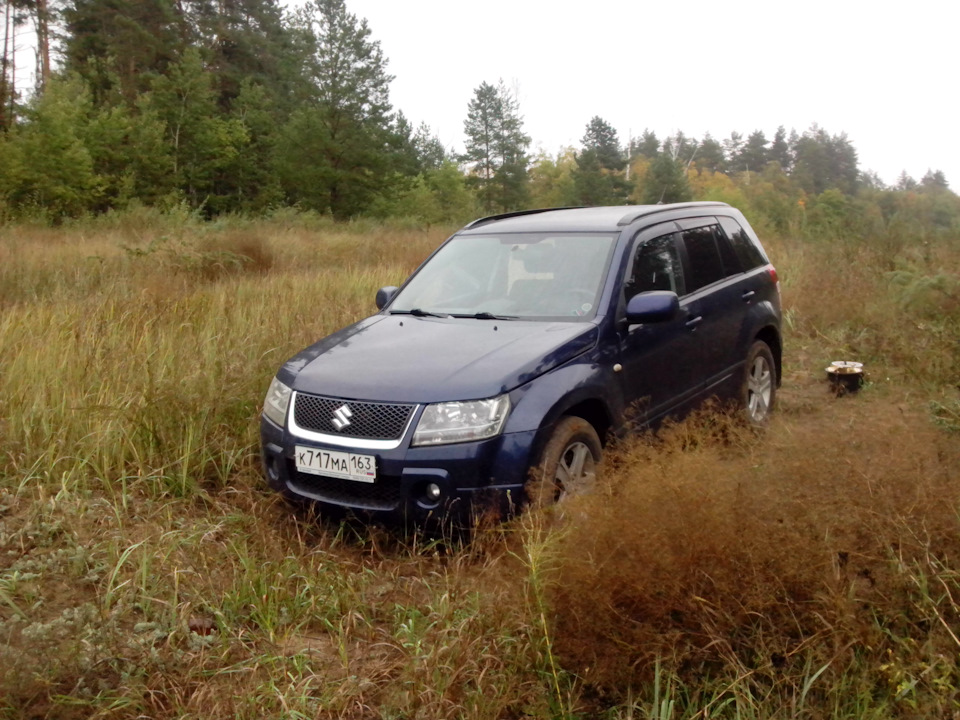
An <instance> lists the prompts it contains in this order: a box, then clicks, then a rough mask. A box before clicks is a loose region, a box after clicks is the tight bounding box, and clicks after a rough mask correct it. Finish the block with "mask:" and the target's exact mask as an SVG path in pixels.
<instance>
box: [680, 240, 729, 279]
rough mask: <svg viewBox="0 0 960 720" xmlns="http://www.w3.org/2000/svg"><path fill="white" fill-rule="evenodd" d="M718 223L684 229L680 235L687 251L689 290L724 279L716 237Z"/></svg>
mask: <svg viewBox="0 0 960 720" xmlns="http://www.w3.org/2000/svg"><path fill="white" fill-rule="evenodd" d="M716 227H717V226H716V225H705V226H703V227H698V228H693V229H691V230H684V231H683V232H682V233H681V235H680V237H681V239H682V240H683V246H684V248H685V249H686V252H687V261H688V262H687V273H686V278H687V292H694V291H696V290H699V289H700V288H702V287H704V286H705V285H709V284H710V283H713V282H716V281H717V280H722V279H723V278H724V277H725V276H726V273H725V271H724V267H723V260H722V259H721V258H720V250H719V249H718V248H717V241H716V239H715V238H714V232H715V228H716Z"/></svg>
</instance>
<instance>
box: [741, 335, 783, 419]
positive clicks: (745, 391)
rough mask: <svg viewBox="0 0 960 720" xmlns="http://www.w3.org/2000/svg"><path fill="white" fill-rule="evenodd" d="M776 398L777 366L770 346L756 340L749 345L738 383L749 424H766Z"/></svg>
mask: <svg viewBox="0 0 960 720" xmlns="http://www.w3.org/2000/svg"><path fill="white" fill-rule="evenodd" d="M776 399H777V366H776V364H775V363H774V361H773V353H772V352H771V351H770V346H769V345H767V344H766V343H765V342H763V341H762V340H757V341H756V342H755V343H753V345H751V346H750V352H748V353H747V362H746V363H745V365H744V368H743V380H742V381H741V383H740V404H741V406H742V407H743V411H744V417H745V418H746V420H747V422H748V423H750V424H751V425H756V426H761V425H766V424H767V422H768V421H769V420H770V415H771V413H773V407H774V403H775V402H776Z"/></svg>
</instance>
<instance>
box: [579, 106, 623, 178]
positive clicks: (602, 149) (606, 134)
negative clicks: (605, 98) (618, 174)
mask: <svg viewBox="0 0 960 720" xmlns="http://www.w3.org/2000/svg"><path fill="white" fill-rule="evenodd" d="M580 142H581V144H582V145H583V149H584V151H585V152H588V151H593V153H594V154H595V155H596V158H597V162H598V163H599V164H600V167H601V168H604V169H605V170H623V168H624V167H626V164H627V158H626V157H625V156H624V153H623V148H621V147H620V139H619V138H618V137H617V131H616V130H614V129H613V126H612V125H610V123H608V122H607V121H606V120H604V119H603V118H601V117H600V116H598V115H595V116H594V117H593V118H592V119H591V120H590V122H589V123H587V130H586V132H585V133H584V135H583V137H582V138H581V139H580Z"/></svg>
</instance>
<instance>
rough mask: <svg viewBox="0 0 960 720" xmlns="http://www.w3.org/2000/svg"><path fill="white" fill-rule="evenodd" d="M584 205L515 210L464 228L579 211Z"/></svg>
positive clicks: (489, 216) (490, 216)
mask: <svg viewBox="0 0 960 720" xmlns="http://www.w3.org/2000/svg"><path fill="white" fill-rule="evenodd" d="M582 207H583V206H582V205H574V206H570V207H552V208H536V209H533V210H515V211H514V212H508V213H501V214H499V215H488V216H487V217H482V218H478V219H477V220H474V221H473V222H469V223H467V224H466V225H464V226H463V228H462V229H463V230H467V229H469V228H475V227H480V226H481V225H486V224H487V223H492V222H494V221H496V220H505V219H506V218H512V217H520V216H522V215H536V214H537V213H545V212H551V211H553V210H578V209H580V208H582Z"/></svg>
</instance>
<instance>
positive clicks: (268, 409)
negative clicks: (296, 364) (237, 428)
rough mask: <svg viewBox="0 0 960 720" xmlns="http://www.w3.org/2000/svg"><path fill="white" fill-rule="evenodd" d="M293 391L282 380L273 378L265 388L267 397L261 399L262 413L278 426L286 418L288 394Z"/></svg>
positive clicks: (288, 402) (281, 425) (288, 405)
mask: <svg viewBox="0 0 960 720" xmlns="http://www.w3.org/2000/svg"><path fill="white" fill-rule="evenodd" d="M292 393H293V391H292V390H291V389H290V388H288V387H287V386H286V385H284V384H283V383H282V382H280V381H279V380H277V378H274V379H273V381H272V382H271V383H270V387H269V388H268V389H267V397H266V398H264V401H263V414H264V415H266V416H267V417H268V418H270V419H271V420H272V421H273V422H275V423H276V424H277V425H279V426H280V427H283V424H284V422H286V420H287V408H288V407H290V395H291V394H292Z"/></svg>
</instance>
